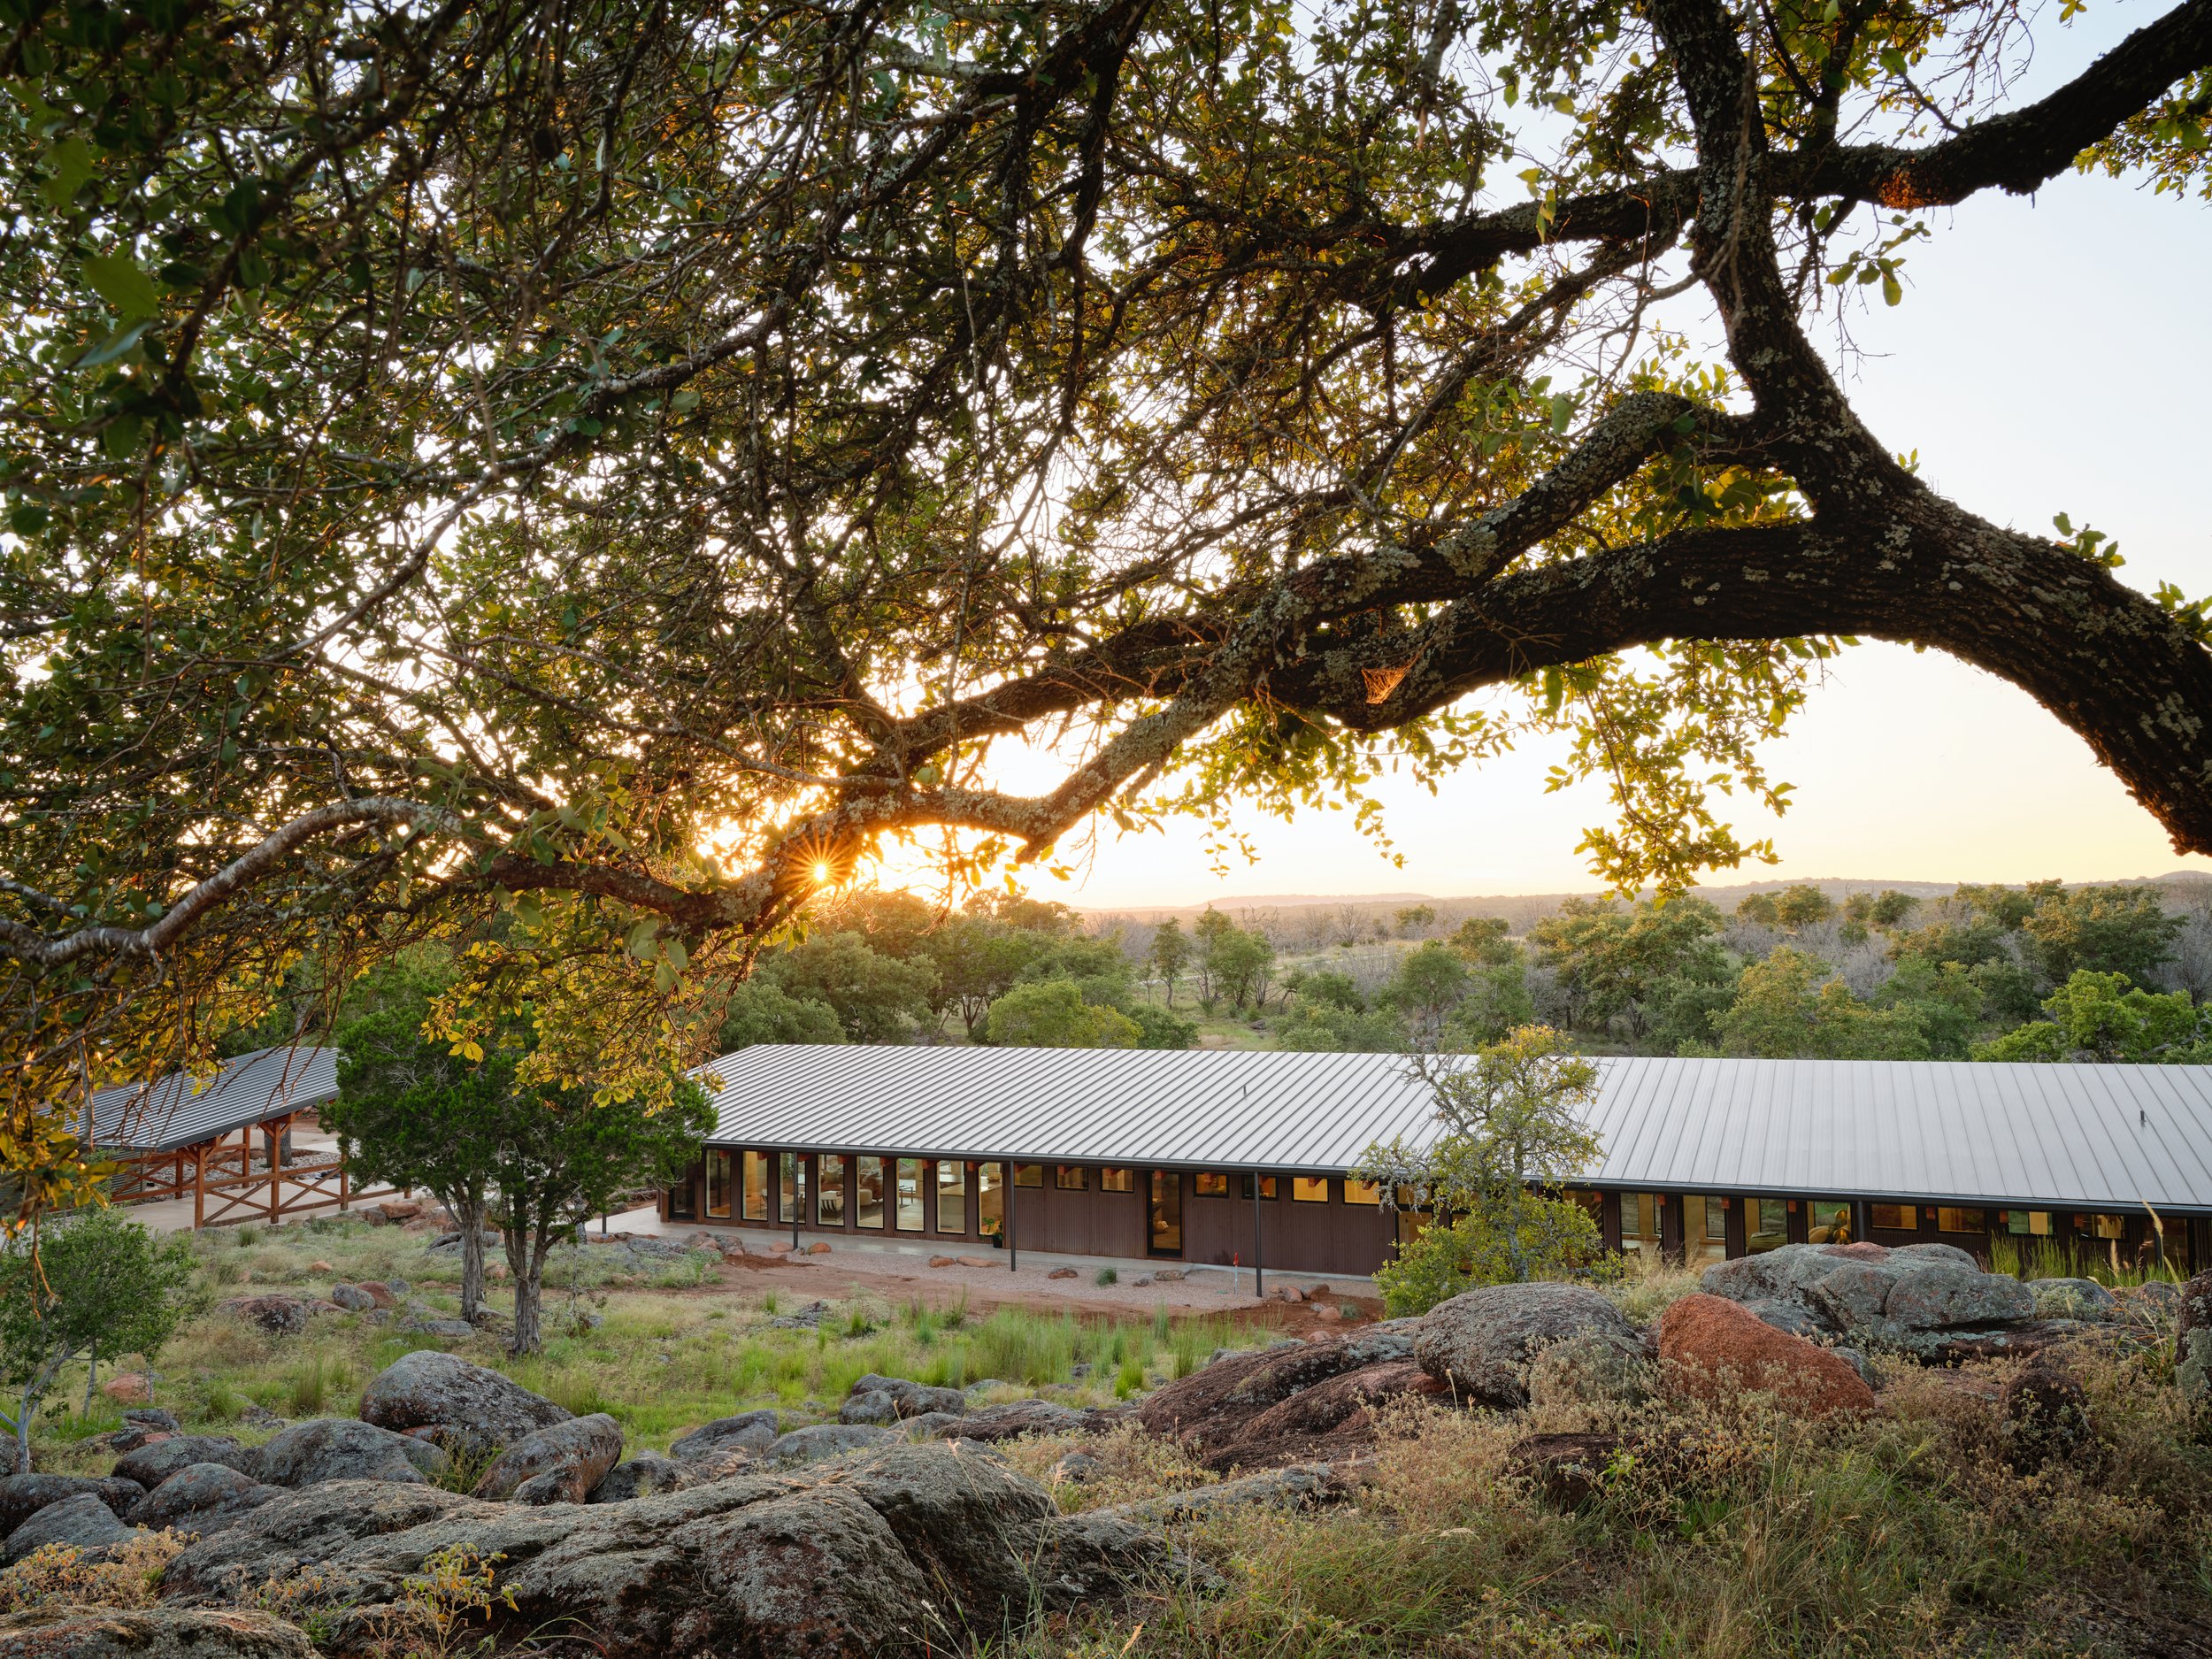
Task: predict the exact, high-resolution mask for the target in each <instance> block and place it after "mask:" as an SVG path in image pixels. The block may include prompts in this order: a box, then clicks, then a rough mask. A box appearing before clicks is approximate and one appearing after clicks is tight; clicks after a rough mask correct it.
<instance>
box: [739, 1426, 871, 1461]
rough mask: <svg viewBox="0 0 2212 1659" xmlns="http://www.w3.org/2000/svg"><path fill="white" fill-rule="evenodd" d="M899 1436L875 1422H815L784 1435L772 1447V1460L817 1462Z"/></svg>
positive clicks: (769, 1458) (769, 1453) (867, 1447)
mask: <svg viewBox="0 0 2212 1659" xmlns="http://www.w3.org/2000/svg"><path fill="white" fill-rule="evenodd" d="M896 1438H897V1437H896V1436H895V1435H894V1434H893V1433H892V1432H891V1431H890V1430H889V1429H887V1428H883V1427H881V1426H879V1425H876V1424H872V1423H815V1424H810V1425H808V1426H807V1427H805V1428H803V1429H794V1430H792V1431H791V1432H790V1433H788V1434H785V1435H781V1436H780V1437H779V1438H778V1439H777V1440H775V1441H774V1442H773V1443H772V1444H771V1445H770V1447H769V1448H768V1450H767V1453H766V1454H765V1455H766V1456H767V1458H768V1461H769V1462H771V1463H819V1462H820V1461H821V1460H822V1459H823V1458H825V1457H841V1456H843V1455H845V1454H846V1453H848V1452H862V1451H868V1450H872V1448H876V1447H878V1446H881V1445H882V1444H883V1443H884V1442H885V1441H887V1440H895V1439H896Z"/></svg>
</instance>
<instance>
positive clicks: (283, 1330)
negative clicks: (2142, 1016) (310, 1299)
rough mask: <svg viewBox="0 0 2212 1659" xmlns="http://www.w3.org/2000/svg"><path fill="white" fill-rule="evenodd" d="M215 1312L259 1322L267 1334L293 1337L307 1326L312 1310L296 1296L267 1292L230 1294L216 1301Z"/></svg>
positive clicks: (256, 1323)
mask: <svg viewBox="0 0 2212 1659" xmlns="http://www.w3.org/2000/svg"><path fill="white" fill-rule="evenodd" d="M215 1311H216V1312H218V1313H227V1314H230V1315H231V1316H233V1317H235V1318H240V1319H243V1320H245V1321H246V1322H247V1323H248V1324H249V1325H259V1326H260V1327H261V1328H262V1329H263V1330H264V1331H266V1332H267V1333H269V1334H270V1335H271V1336H297V1335H298V1334H299V1333H301V1332H303V1331H304V1330H306V1329H307V1321H308V1318H309V1317H310V1316H311V1314H312V1313H313V1311H314V1310H312V1309H311V1308H310V1307H309V1306H308V1305H307V1303H305V1302H302V1301H301V1300H300V1299H299V1298H298V1297H297V1296H276V1295H269V1296H233V1297H231V1298H230V1299H229V1300H228V1301H227V1302H217V1303H216V1304H215Z"/></svg>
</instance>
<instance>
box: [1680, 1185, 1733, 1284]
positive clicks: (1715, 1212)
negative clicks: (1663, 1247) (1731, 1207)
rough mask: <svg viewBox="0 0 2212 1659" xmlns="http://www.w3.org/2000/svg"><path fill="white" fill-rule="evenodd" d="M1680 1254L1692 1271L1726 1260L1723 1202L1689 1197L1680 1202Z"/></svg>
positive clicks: (1726, 1219) (1696, 1196)
mask: <svg viewBox="0 0 2212 1659" xmlns="http://www.w3.org/2000/svg"><path fill="white" fill-rule="evenodd" d="M1682 1253H1683V1255H1684V1256H1685V1257H1686V1258H1687V1260H1688V1262H1689V1264H1690V1265H1691V1266H1692V1267H1696V1266H1699V1265H1701V1264H1702V1263H1707V1262H1724V1261H1726V1260H1727V1259H1728V1210H1727V1202H1726V1201H1725V1200H1724V1199H1720V1198H1714V1197H1710V1196H1700V1195H1699V1194H1695V1193H1693V1194H1690V1195H1689V1196H1688V1197H1686V1198H1685V1199H1683V1200H1682Z"/></svg>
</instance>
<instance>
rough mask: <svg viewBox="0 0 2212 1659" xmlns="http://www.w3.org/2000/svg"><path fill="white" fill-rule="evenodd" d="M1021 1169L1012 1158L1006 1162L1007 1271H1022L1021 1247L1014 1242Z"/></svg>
mask: <svg viewBox="0 0 2212 1659" xmlns="http://www.w3.org/2000/svg"><path fill="white" fill-rule="evenodd" d="M1020 1177H1021V1168H1020V1166H1019V1165H1018V1164H1016V1163H1015V1162H1014V1161H1013V1160H1012V1159H1011V1158H1009V1159H1008V1160H1007V1161H1006V1271H1008V1272H1010V1273H1018V1272H1020V1271H1021V1265H1022V1255H1021V1247H1020V1246H1019V1245H1018V1244H1016V1243H1015V1242H1014V1194H1016V1193H1018V1192H1019V1191H1020V1190H1021V1179H1020Z"/></svg>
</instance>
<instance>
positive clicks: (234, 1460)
mask: <svg viewBox="0 0 2212 1659" xmlns="http://www.w3.org/2000/svg"><path fill="white" fill-rule="evenodd" d="M258 1455H259V1454H258V1453H257V1451H256V1450H255V1448H252V1447H250V1446H241V1445H240V1444H239V1443H238V1441H237V1440H235V1439H234V1438H233V1437H232V1436H230V1435H228V1434H172V1435H169V1436H167V1437H166V1438H165V1439H162V1440H150V1441H148V1442H147V1443H146V1444H145V1445H143V1446H141V1447H138V1448H135V1449H134V1450H132V1451H127V1452H125V1453H124V1454H123V1455H122V1456H120V1457H119V1458H117V1459H116V1460H115V1468H114V1470H113V1471H111V1472H113V1473H114V1474H116V1475H118V1476H119V1477H120V1478H121V1479H125V1480H135V1481H136V1482H138V1484H139V1485H140V1486H143V1487H144V1488H145V1489H146V1490H147V1491H149V1492H151V1491H152V1490H153V1489H154V1488H155V1487H156V1486H159V1485H160V1484H161V1483H162V1482H163V1481H165V1480H166V1479H169V1477H170V1476H172V1475H173V1474H175V1473H176V1472H177V1471H179V1470H180V1469H189V1468H190V1467H191V1466H192V1465H193V1464H194V1463H220V1464H222V1465H223V1466H224V1467H225V1468H227V1469H235V1470H238V1471H242V1473H245V1474H249V1475H250V1474H254V1473H255V1472H256V1471H255V1460H256V1459H257V1456H258Z"/></svg>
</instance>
